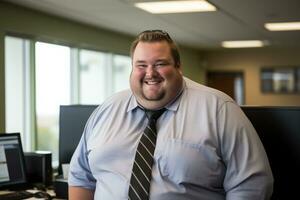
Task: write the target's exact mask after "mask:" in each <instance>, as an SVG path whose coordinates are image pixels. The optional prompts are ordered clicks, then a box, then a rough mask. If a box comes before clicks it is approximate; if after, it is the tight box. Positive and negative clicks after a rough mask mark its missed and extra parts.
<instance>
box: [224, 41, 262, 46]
mask: <svg viewBox="0 0 300 200" xmlns="http://www.w3.org/2000/svg"><path fill="white" fill-rule="evenodd" d="M264 44H265V43H264V42H263V41H261V40H241V41H224V42H222V47H225V48H250V47H263V46H264Z"/></svg>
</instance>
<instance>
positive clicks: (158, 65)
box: [154, 62, 168, 67]
mask: <svg viewBox="0 0 300 200" xmlns="http://www.w3.org/2000/svg"><path fill="white" fill-rule="evenodd" d="M166 65H168V63H164V62H163V63H156V64H155V65H154V66H155V67H163V66H166Z"/></svg>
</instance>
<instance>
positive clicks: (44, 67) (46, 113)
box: [35, 42, 71, 165]
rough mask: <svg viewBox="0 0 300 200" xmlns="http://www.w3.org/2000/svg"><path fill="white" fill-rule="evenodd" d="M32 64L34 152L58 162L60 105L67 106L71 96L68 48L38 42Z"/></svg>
mask: <svg viewBox="0 0 300 200" xmlns="http://www.w3.org/2000/svg"><path fill="white" fill-rule="evenodd" d="M35 62H36V67H35V78H36V81H35V84H36V124H37V149H39V150H48V151H51V152H52V157H53V160H54V161H57V160H58V136H59V134H58V130H59V127H58V123H59V122H58V120H59V118H58V116H59V106H60V105H67V104H70V96H71V95H70V88H71V87H70V48H69V47H65V46H60V45H54V44H48V43H42V42H37V43H36V44H35ZM57 164H58V163H57ZM57 164H55V165H57Z"/></svg>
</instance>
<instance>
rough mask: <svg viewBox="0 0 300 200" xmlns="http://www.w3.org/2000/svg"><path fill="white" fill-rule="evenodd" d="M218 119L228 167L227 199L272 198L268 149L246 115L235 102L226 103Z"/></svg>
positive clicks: (257, 199)
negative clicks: (265, 148)
mask: <svg viewBox="0 0 300 200" xmlns="http://www.w3.org/2000/svg"><path fill="white" fill-rule="evenodd" d="M217 120H218V122H217V123H218V126H219V134H220V140H221V141H220V142H221V153H222V157H223V161H224V163H225V165H226V175H225V178H224V183H223V186H224V189H225V192H226V199H228V200H253V199H255V200H265V199H270V197H271V195H272V191H273V175H272V172H271V168H270V165H269V161H268V158H267V155H266V152H265V150H264V147H263V145H262V143H261V141H260V139H259V137H258V135H257V133H256V131H255V129H254V127H253V126H252V124H251V123H250V121H249V120H248V118H247V117H246V115H245V114H244V113H243V112H242V110H241V109H240V107H239V106H238V105H236V104H235V103H233V102H226V103H224V104H223V105H222V106H221V108H220V110H219V113H218V118H217Z"/></svg>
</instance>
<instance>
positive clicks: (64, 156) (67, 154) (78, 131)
mask: <svg viewBox="0 0 300 200" xmlns="http://www.w3.org/2000/svg"><path fill="white" fill-rule="evenodd" d="M96 107H97V106H96V105H63V106H60V114H59V169H58V170H59V173H60V174H62V173H61V172H62V170H61V164H63V163H70V161H71V157H72V155H73V153H74V151H75V149H76V147H77V145H78V143H79V140H80V138H81V135H82V132H83V130H84V127H85V124H86V122H87V120H88V118H89V117H90V115H91V114H92V112H93V111H94V110H95V109H96Z"/></svg>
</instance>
